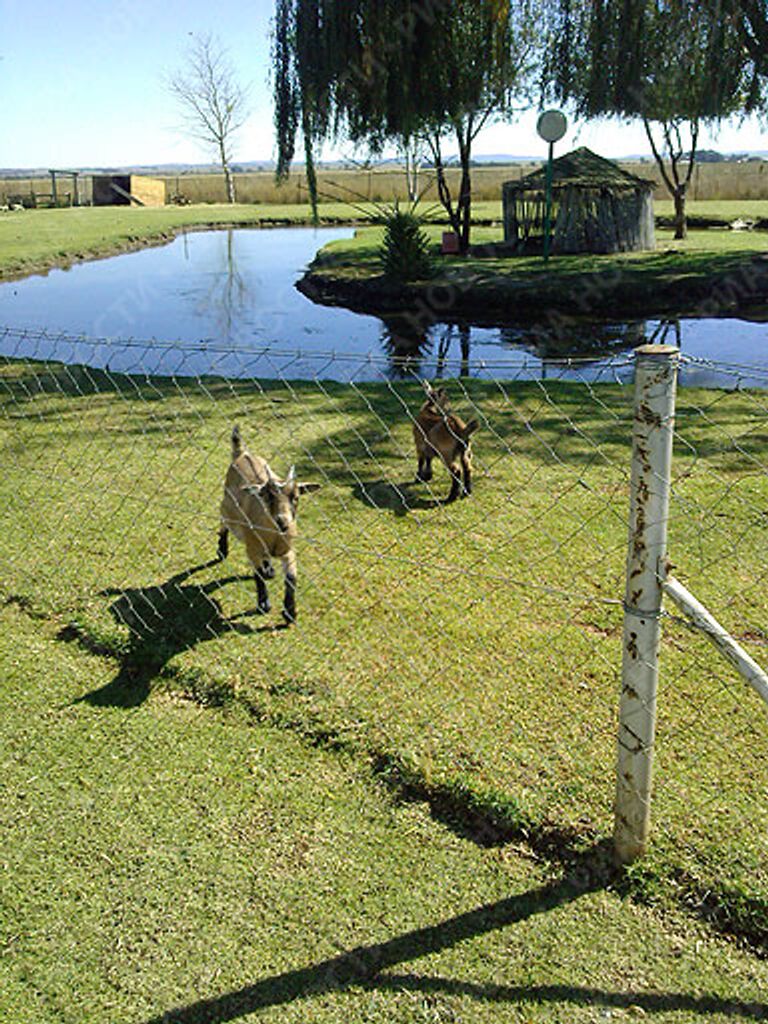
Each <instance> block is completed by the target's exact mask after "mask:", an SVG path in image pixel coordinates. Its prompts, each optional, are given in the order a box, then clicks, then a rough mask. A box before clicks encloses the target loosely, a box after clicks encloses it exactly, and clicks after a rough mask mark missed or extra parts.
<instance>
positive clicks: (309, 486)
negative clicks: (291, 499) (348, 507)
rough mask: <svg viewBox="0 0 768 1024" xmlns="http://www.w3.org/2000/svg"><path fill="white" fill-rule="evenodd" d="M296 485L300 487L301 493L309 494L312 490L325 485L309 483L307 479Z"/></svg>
mask: <svg viewBox="0 0 768 1024" xmlns="http://www.w3.org/2000/svg"><path fill="white" fill-rule="evenodd" d="M296 486H297V487H298V488H299V494H309V493H310V491H319V490H320V488H321V487H322V486H323V485H322V484H319V483H309V482H308V481H306V480H302V481H301V483H300V484H297V485H296Z"/></svg>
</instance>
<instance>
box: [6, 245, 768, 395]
mask: <svg viewBox="0 0 768 1024" xmlns="http://www.w3.org/2000/svg"><path fill="white" fill-rule="evenodd" d="M351 234H352V229H351V228H334V229H319V230H314V229H311V228H275V229H268V230H267V229H264V230H259V229H244V228H239V229H236V230H232V229H225V230H218V231H199V232H189V233H185V234H183V235H181V236H180V237H178V238H177V239H176V240H175V241H173V242H171V243H170V244H168V245H164V246H161V247H154V248H149V249H143V250H141V251H139V252H133V253H127V254H124V255H121V256H116V257H113V258H111V259H105V260H98V261H93V262H88V263H81V264H77V265H75V266H73V267H72V268H70V269H68V270H53V271H51V272H50V273H48V274H46V275H38V276H34V277H30V278H26V279H24V280H22V281H12V282H7V283H4V284H2V285H0V354H2V355H6V356H24V357H29V358H35V359H49V358H50V359H56V360H60V361H62V362H67V363H81V364H85V365H91V366H97V367H109V368H110V369H112V370H115V371H121V372H129V373H131V372H139V373H162V374H169V375H170V374H175V375H182V376H197V375H204V374H210V373H213V374H221V375H225V376H232V377H286V378H289V379H301V378H315V377H317V378H320V379H334V380H351V379H354V380H361V381H362V380H379V379H384V378H392V377H403V376H410V375H419V376H423V377H434V376H446V377H450V376H456V375H459V374H465V375H471V376H484V377H493V376H498V377H504V378H510V377H514V378H517V379H531V378H539V377H547V376H550V377H552V376H558V377H565V378H578V379H585V378H586V379H589V380H598V379H617V378H618V379H628V378H629V377H631V374H632V366H631V360H630V359H629V354H630V353H631V350H632V348H634V347H635V346H637V345H638V344H642V343H643V342H644V341H645V340H651V339H655V340H662V339H666V340H667V341H668V342H674V343H678V344H680V347H681V349H682V352H683V354H684V355H686V356H689V357H692V361H691V362H687V363H686V364H685V366H684V369H683V374H682V382H683V383H684V384H685V383H688V384H696V385H701V386H725V387H731V386H735V385H736V384H739V385H740V386H755V387H768V325H765V324H762V323H751V322H748V321H744V320H738V319H720V320H712V319H710V320H681V321H677V322H674V323H666V322H659V321H657V320H651V321H631V322H625V323H609V324H585V325H581V326H580V327H579V328H578V330H577V331H571V332H570V333H569V335H568V337H566V338H563V337H559V338H553V337H551V336H549V335H547V334H546V333H544V332H543V331H542V330H541V329H537V328H536V327H530V326H528V327H514V326H509V327H505V328H488V327H477V326H457V325H449V324H437V325H435V326H434V327H432V328H430V329H429V331H427V332H423V331H422V332H420V333H418V332H415V331H414V330H413V329H412V328H410V327H409V326H408V323H407V322H406V321H404V320H403V319H401V318H389V319H387V320H386V321H384V320H382V319H379V318H377V317H372V316H364V315H361V314H357V313H352V312H350V311H349V310H345V309H340V308H336V307H333V308H331V307H326V306H320V305H316V304H314V303H313V302H311V301H310V300H309V299H307V298H305V297H304V296H303V295H301V294H300V293H299V292H298V291H297V290H296V288H295V287H294V285H295V282H296V281H297V280H298V278H299V277H300V276H301V274H302V272H303V270H304V269H305V267H306V266H307V264H308V263H309V262H310V260H311V259H312V257H313V256H314V254H315V252H316V251H317V250H318V249H319V248H320V247H321V246H322V245H325V244H326V243H327V242H328V241H330V240H332V239H336V238H346V237H349V236H350V235H351ZM568 353H578V354H579V355H578V358H575V357H574V358H567V356H568ZM709 361H713V362H716V363H717V364H718V365H717V366H712V365H709ZM721 364H728V367H726V368H724V367H723V366H722V365H721Z"/></svg>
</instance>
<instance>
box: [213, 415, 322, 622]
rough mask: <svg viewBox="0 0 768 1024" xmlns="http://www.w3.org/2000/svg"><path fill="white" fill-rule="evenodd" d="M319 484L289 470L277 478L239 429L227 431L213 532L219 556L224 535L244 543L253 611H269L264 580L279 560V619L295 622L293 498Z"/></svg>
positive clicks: (226, 545)
mask: <svg viewBox="0 0 768 1024" xmlns="http://www.w3.org/2000/svg"><path fill="white" fill-rule="evenodd" d="M319 486H320V485H319V484H309V483H298V482H297V480H296V477H295V475H294V470H293V466H291V468H290V471H289V473H288V476H287V477H286V479H285V480H278V478H277V477H276V476H275V475H274V473H273V472H272V470H271V469H270V467H269V465H268V463H267V462H266V461H265V460H264V459H262V458H260V457H259V456H258V455H251V454H250V452H248V451H246V450H245V448H244V447H243V442H242V440H241V438H240V430H239V428H238V427H235V428H234V430H233V431H232V461H231V463H230V466H229V469H228V470H227V476H226V479H225V481H224V497H223V499H222V502H221V529H220V530H219V558H226V557H227V554H228V552H229V531H230V530H231V531H232V533H234V535H235V536H236V537H237V539H238V540H241V541H242V542H243V543H244V544H245V549H246V551H247V553H248V558H249V560H250V562H251V564H252V565H253V568H254V572H255V576H256V591H257V595H258V606H257V607H258V611H259V612H260V613H262V614H265V613H266V612H268V611H269V608H270V605H269V597H268V595H267V582H266V581H267V580H270V579H272V578H273V577H274V575H275V570H274V569H273V568H272V562H271V559H272V558H280V559H281V561H282V563H283V573H284V575H285V597H284V599H283V618H284V619H285V621H286V622H287V623H291V622H295V621H296V552H295V550H294V544H295V541H296V532H297V531H296V509H297V506H298V502H299V495H300V494H302V493H304V491H314V490H316V489H317V488H318V487H319Z"/></svg>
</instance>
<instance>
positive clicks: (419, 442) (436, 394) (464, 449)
mask: <svg viewBox="0 0 768 1024" xmlns="http://www.w3.org/2000/svg"><path fill="white" fill-rule="evenodd" d="M423 384H424V390H425V391H426V400H425V401H424V404H423V405H422V407H421V409H420V410H419V414H418V416H417V417H416V419H415V420H414V423H413V439H414V441H415V443H416V454H417V456H418V459H419V467H418V469H417V471H416V479H417V480H422V481H424V482H425V483H426V482H427V481H429V480H431V479H432V459H434V458H435V457H437V458H439V459H441V460H442V462H443V463H444V465H445V467H446V469H447V470H448V472H449V473H450V474H451V490H450V493H449V494H448V497H447V498H446V499H445V500H446V502H449V501H455V500H456V498H458V496H459V493H461V494H462V496H466V495H468V494H471V493H472V451H471V448H470V437H471V436H472V434H474V432H475V431H476V430H477V428H478V426H479V424H478V422H477V420H470V421H469V423H465V422H464V420H462V419H461V417H459V416H457V415H456V414H455V413H454V412H452V411H451V405H450V402H449V400H448V393H447V392H446V390H445V388H439V389H438V390H437V391H435V390H434V389H433V388H432V387H431V385H430V384H429V383H428V381H424V382H423Z"/></svg>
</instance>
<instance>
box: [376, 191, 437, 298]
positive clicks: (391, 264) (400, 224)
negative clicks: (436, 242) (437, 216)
mask: <svg viewBox="0 0 768 1024" xmlns="http://www.w3.org/2000/svg"><path fill="white" fill-rule="evenodd" d="M429 248H430V242H429V239H428V238H427V236H426V234H425V233H424V231H423V230H422V227H421V221H420V219H419V218H418V217H417V216H416V215H415V214H414V213H413V212H410V211H408V212H406V211H404V210H400V209H398V207H397V206H395V208H394V209H393V210H391V211H390V212H389V213H388V214H387V217H386V221H385V225H384V240H383V242H382V245H381V262H382V266H383V267H384V273H385V274H386V275H387V277H392V278H395V279H396V280H398V281H417V280H422V279H424V278H426V277H431V276H432V272H433V266H432V257H431V255H430V251H429Z"/></svg>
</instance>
